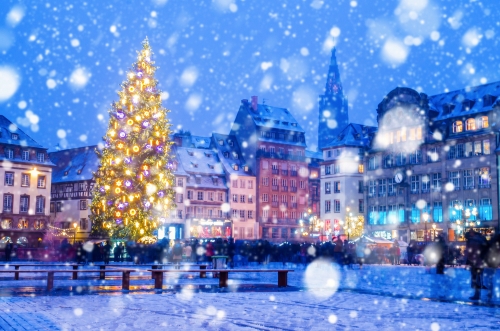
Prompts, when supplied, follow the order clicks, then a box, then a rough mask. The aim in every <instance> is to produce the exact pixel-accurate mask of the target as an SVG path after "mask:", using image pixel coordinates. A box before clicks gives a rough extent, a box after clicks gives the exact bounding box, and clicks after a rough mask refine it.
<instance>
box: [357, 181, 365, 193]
mask: <svg viewBox="0 0 500 331" xmlns="http://www.w3.org/2000/svg"><path fill="white" fill-rule="evenodd" d="M363 184H364V183H363V181H362V180H359V181H358V193H364V192H365V190H364V188H363Z"/></svg>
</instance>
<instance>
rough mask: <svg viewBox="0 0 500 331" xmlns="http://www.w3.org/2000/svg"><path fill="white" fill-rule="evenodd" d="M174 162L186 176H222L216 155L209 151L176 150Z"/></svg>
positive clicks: (178, 148) (184, 148)
mask: <svg viewBox="0 0 500 331" xmlns="http://www.w3.org/2000/svg"><path fill="white" fill-rule="evenodd" d="M176 151H177V153H176V160H177V161H178V162H179V163H180V164H181V165H182V167H183V168H184V171H186V173H188V174H190V175H191V174H200V175H202V174H204V175H211V176H214V175H219V176H223V175H224V169H223V168H222V164H221V163H220V160H219V157H218V156H217V153H216V152H214V151H212V150H211V149H201V148H186V147H177V148H176Z"/></svg>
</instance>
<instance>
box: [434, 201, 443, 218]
mask: <svg viewBox="0 0 500 331" xmlns="http://www.w3.org/2000/svg"><path fill="white" fill-rule="evenodd" d="M432 220H433V221H434V222H437V223H442V222H443V203H442V202H434V208H433V210H432Z"/></svg>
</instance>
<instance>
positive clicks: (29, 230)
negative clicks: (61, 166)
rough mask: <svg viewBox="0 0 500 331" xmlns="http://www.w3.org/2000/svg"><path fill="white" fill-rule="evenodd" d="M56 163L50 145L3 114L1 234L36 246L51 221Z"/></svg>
mask: <svg viewBox="0 0 500 331" xmlns="http://www.w3.org/2000/svg"><path fill="white" fill-rule="evenodd" d="M53 165H54V164H53V163H52V162H51V161H50V159H49V157H48V155H47V149H46V148H44V147H43V146H41V145H40V144H38V143H37V142H36V141H35V140H33V139H32V138H31V137H29V136H28V135H27V134H26V133H24V132H23V131H22V130H21V129H19V128H18V127H17V125H15V124H13V123H12V122H11V121H9V120H8V119H7V118H6V117H4V116H3V115H0V176H2V178H3V179H4V181H3V182H4V183H3V185H2V190H1V191H2V192H1V195H2V199H3V200H2V201H3V204H2V212H1V214H0V217H1V220H0V228H1V229H0V238H1V240H2V242H4V243H5V242H6V241H7V240H8V239H10V241H12V242H13V243H17V244H19V245H22V246H28V247H35V246H37V245H38V244H39V243H41V242H42V241H43V239H44V235H45V233H46V230H47V227H48V225H49V208H48V204H49V202H50V185H51V182H52V168H53Z"/></svg>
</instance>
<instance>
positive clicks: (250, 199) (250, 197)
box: [248, 195, 253, 203]
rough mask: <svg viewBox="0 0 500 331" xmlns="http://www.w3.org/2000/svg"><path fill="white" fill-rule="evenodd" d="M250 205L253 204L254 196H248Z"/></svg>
mask: <svg viewBox="0 0 500 331" xmlns="http://www.w3.org/2000/svg"><path fill="white" fill-rule="evenodd" d="M248 203H253V196H252V195H249V196H248Z"/></svg>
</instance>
